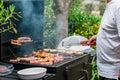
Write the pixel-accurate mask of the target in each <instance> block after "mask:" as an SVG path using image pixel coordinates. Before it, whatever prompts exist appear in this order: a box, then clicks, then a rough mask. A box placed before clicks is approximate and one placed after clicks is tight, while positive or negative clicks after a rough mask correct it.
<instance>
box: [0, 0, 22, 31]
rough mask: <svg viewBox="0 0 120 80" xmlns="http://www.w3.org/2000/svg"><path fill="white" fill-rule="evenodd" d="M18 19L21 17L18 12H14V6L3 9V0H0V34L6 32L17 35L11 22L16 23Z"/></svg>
mask: <svg viewBox="0 0 120 80" xmlns="http://www.w3.org/2000/svg"><path fill="white" fill-rule="evenodd" d="M18 18H21V16H20V12H15V6H14V5H13V4H12V5H9V7H6V8H5V7H4V0H0V33H3V32H6V31H10V32H13V33H17V30H16V28H15V23H14V22H13V20H16V21H18Z"/></svg>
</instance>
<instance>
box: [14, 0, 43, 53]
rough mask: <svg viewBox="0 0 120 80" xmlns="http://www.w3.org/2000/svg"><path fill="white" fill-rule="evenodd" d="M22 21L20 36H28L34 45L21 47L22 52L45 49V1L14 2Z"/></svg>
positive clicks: (25, 0) (18, 25) (21, 0)
mask: <svg viewBox="0 0 120 80" xmlns="http://www.w3.org/2000/svg"><path fill="white" fill-rule="evenodd" d="M14 3H15V5H16V8H17V10H18V11H20V12H21V13H22V19H21V20H20V22H19V23H18V24H17V28H18V36H28V37H31V38H32V39H33V42H32V43H29V44H28V43H26V44H25V46H24V45H23V46H21V47H20V52H21V51H22V52H25V53H26V52H27V53H28V52H31V51H33V50H37V49H39V48H40V49H41V48H42V47H43V27H44V0H17V1H16V2H14ZM28 46H29V47H28Z"/></svg>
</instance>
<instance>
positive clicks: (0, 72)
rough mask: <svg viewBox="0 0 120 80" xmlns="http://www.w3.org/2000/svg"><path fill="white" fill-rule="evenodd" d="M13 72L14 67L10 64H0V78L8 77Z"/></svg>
mask: <svg viewBox="0 0 120 80" xmlns="http://www.w3.org/2000/svg"><path fill="white" fill-rule="evenodd" d="M13 70H14V67H13V65H12V64H8V63H3V62H0V76H5V75H8V74H10V73H12V71H13Z"/></svg>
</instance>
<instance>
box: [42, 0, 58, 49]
mask: <svg viewBox="0 0 120 80" xmlns="http://www.w3.org/2000/svg"><path fill="white" fill-rule="evenodd" d="M44 3H45V7H44V17H45V18H44V19H45V25H44V47H45V48H55V47H56V46H55V45H56V43H55V40H56V37H55V36H56V32H55V31H56V27H55V15H54V11H53V9H52V4H53V0H45V1H44Z"/></svg>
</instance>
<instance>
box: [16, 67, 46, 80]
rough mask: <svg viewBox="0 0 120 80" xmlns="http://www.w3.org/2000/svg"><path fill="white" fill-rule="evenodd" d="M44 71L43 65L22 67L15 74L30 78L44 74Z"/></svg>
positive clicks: (28, 79)
mask: <svg viewBox="0 0 120 80" xmlns="http://www.w3.org/2000/svg"><path fill="white" fill-rule="evenodd" d="M46 71H47V69H46V68H43V67H33V68H26V69H22V70H20V71H18V72H17V74H18V76H19V77H20V78H21V79H25V80H31V79H38V78H41V77H43V76H45V74H46Z"/></svg>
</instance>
